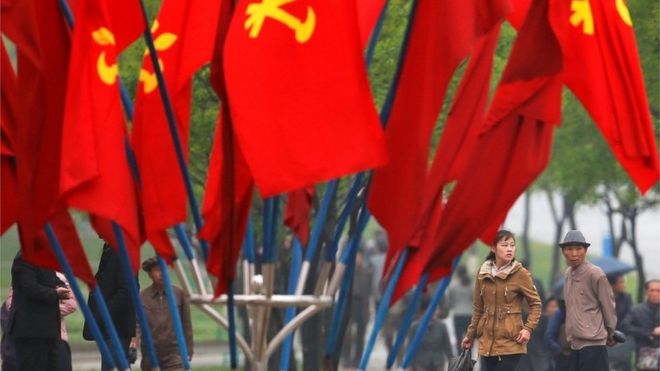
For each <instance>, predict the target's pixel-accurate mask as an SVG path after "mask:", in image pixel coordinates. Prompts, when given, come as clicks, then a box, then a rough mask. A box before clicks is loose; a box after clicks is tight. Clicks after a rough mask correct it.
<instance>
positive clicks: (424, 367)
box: [408, 306, 453, 371]
mask: <svg viewBox="0 0 660 371" xmlns="http://www.w3.org/2000/svg"><path fill="white" fill-rule="evenodd" d="M425 309H426V306H422V307H421V310H420V311H419V313H418V319H417V320H416V321H415V322H413V324H412V326H411V329H410V332H409V334H410V335H409V336H408V345H410V342H411V341H412V338H413V336H415V333H416V332H417V328H418V327H419V322H420V320H421V318H422V316H423V315H424V310H425ZM445 313H446V311H445V310H444V309H443V307H442V306H439V307H438V309H436V311H435V315H434V317H433V319H431V321H430V322H429V325H428V327H427V329H426V332H424V336H423V337H422V339H421V341H420V343H419V345H418V347H417V352H415V357H414V358H413V360H412V363H411V366H412V371H441V370H446V369H447V363H448V362H449V359H451V357H452V355H453V351H452V346H451V340H450V339H449V332H448V331H447V326H446V325H445V323H444V322H443V320H444V319H445V318H446V317H447V315H446V314H445Z"/></svg>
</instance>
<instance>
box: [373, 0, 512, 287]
mask: <svg viewBox="0 0 660 371" xmlns="http://www.w3.org/2000/svg"><path fill="white" fill-rule="evenodd" d="M485 4H487V5H488V7H486V6H485ZM416 6H417V8H416V9H415V14H414V23H413V26H412V29H411V33H410V40H409V42H408V46H407V50H406V57H405V60H404V62H403V63H404V64H403V67H402V71H401V77H400V80H399V85H398V88H397V92H396V97H395V100H394V103H393V107H392V113H391V116H390V118H389V121H388V124H387V132H386V136H387V141H388V143H387V144H388V150H389V154H390V159H391V162H390V163H389V164H388V165H387V166H385V167H383V168H381V169H378V170H376V171H375V172H374V177H373V181H372V188H371V192H370V196H369V209H370V210H371V212H372V213H373V214H374V216H375V217H376V219H377V220H378V222H379V223H380V224H381V225H383V227H384V228H385V229H386V230H387V232H388V237H389V243H390V245H389V249H388V253H387V259H386V263H385V269H384V270H383V272H384V273H386V274H387V273H388V272H389V271H390V269H391V268H392V267H393V266H394V262H395V261H396V258H397V257H398V256H399V254H400V253H401V251H402V250H403V249H404V248H405V247H406V246H407V245H409V244H410V242H411V240H412V238H413V235H414V233H415V231H416V230H417V227H418V226H419V224H420V212H421V208H422V203H423V199H424V193H425V192H426V190H425V189H426V187H427V184H426V180H427V173H428V159H429V151H430V145H431V142H430V138H431V134H432V131H433V128H434V127H435V124H436V121H437V118H438V114H439V113H440V109H441V107H442V104H443V101H444V97H445V90H446V87H447V84H448V83H449V81H450V79H451V77H452V76H453V74H454V71H455V70H456V68H457V67H458V64H459V63H460V62H461V61H462V60H463V59H465V58H466V57H467V56H468V54H469V53H470V51H471V50H472V48H473V47H474V45H475V43H476V40H477V38H478V37H479V36H481V35H482V34H483V33H485V32H487V31H488V30H490V28H492V27H493V25H495V24H497V22H498V21H499V20H500V19H501V18H502V16H503V14H504V13H505V12H506V11H507V10H508V3H507V2H500V1H496V2H492V3H490V2H485V1H482V0H475V1H467V2H443V1H433V0H420V1H418V2H417V5H416ZM476 9H479V10H480V11H479V12H477V11H476ZM474 103H475V104H476V102H474Z"/></svg>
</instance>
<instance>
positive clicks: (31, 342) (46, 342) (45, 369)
mask: <svg viewBox="0 0 660 371" xmlns="http://www.w3.org/2000/svg"><path fill="white" fill-rule="evenodd" d="M57 341H58V339H56V338H22V337H19V338H14V344H16V359H17V361H18V370H19V371H35V370H40V371H57V370H58V365H57V362H58V360H57V358H58V357H57Z"/></svg>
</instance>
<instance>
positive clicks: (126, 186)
mask: <svg viewBox="0 0 660 371" xmlns="http://www.w3.org/2000/svg"><path fill="white" fill-rule="evenodd" d="M116 8H121V7H120V5H118V4H117V2H116V1H114V2H112V4H110V3H109V2H105V1H79V2H78V7H77V9H76V12H75V16H76V27H75V30H74V32H73V40H72V50H71V64H70V66H69V71H70V77H69V81H68V89H67V94H66V105H65V114H64V127H63V131H62V159H61V161H62V163H61V167H60V172H61V173H60V174H61V177H60V182H59V184H60V192H61V195H62V199H63V200H65V202H66V204H67V205H68V206H69V207H73V208H78V209H81V210H85V211H88V212H89V213H90V214H93V215H94V217H95V218H96V219H95V223H94V226H95V227H97V228H98V229H97V232H98V233H99V234H100V235H101V237H102V238H103V239H104V240H106V241H107V242H109V243H110V242H111V241H113V240H114V237H113V233H112V229H111V228H109V227H108V224H107V221H108V220H112V221H115V222H117V223H118V224H119V226H121V229H122V230H123V231H124V234H125V241H126V244H127V248H128V252H129V255H130V257H131V264H132V266H133V270H134V271H135V272H137V271H138V269H139V263H140V261H139V260H140V252H139V245H140V243H141V241H140V233H139V227H138V217H137V202H136V194H135V185H134V181H133V177H132V175H131V171H130V169H129V165H128V161H127V159H126V148H125V144H126V142H125V140H126V138H127V137H126V124H125V122H124V116H123V112H122V107H121V103H120V97H119V88H118V85H117V78H118V77H117V75H116V73H112V69H113V68H116V63H117V54H118V53H119V52H121V48H120V46H126V45H128V43H129V38H130V37H137V36H138V35H139V34H140V32H141V31H142V30H143V29H144V28H143V24H142V23H141V22H139V21H138V20H139V19H140V18H136V17H135V14H133V13H130V12H131V11H133V9H135V8H134V7H131V6H128V5H127V7H125V8H121V9H122V12H125V13H123V14H124V17H123V22H127V21H128V20H135V21H133V23H131V24H130V26H131V27H128V26H127V25H126V24H123V25H122V27H121V28H120V27H117V31H119V32H117V33H116V34H114V33H113V35H114V41H113V40H112V37H110V36H109V33H106V34H105V35H104V34H102V30H103V28H105V29H107V30H108V31H109V32H110V33H112V32H113V31H114V30H115V27H114V26H115V25H116V24H117V23H118V22H117V21H116V18H115V17H114V16H112V14H114V13H113V12H115V11H117V10H116ZM111 9H114V10H112V11H111ZM137 14H139V13H137ZM113 21H114V22H113ZM103 66H106V67H105V68H107V69H109V70H110V72H107V73H106V74H105V75H104V74H103V73H102V72H103ZM102 76H105V78H102ZM99 220H103V221H104V222H99ZM100 225H103V227H102V228H101V227H99V226H100ZM111 245H112V246H113V247H114V248H117V247H118V246H117V245H116V244H112V243H111Z"/></svg>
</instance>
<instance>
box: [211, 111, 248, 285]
mask: <svg viewBox="0 0 660 371" xmlns="http://www.w3.org/2000/svg"><path fill="white" fill-rule="evenodd" d="M208 174H209V175H208V179H207V180H206V190H207V191H206V195H205V196H204V205H203V208H202V216H203V217H204V221H205V224H204V227H203V228H202V230H201V231H200V232H199V238H201V239H203V240H206V241H208V242H209V243H210V244H211V248H210V251H209V257H208V261H207V262H206V267H207V269H208V271H209V272H210V273H211V274H213V275H214V276H216V277H217V278H218V281H217V283H216V287H215V295H216V296H219V295H221V294H224V293H226V292H227V289H228V287H229V283H230V282H232V281H233V280H234V277H235V276H236V263H237V261H238V258H239V256H240V254H241V244H242V243H243V236H244V235H245V230H246V228H247V219H248V216H249V213H250V206H251V205H252V193H253V187H254V183H253V181H252V177H251V175H250V173H249V170H248V168H247V164H246V163H245V159H244V158H243V156H242V154H241V151H240V149H239V148H238V146H237V144H236V137H235V135H234V134H233V132H232V127H231V119H230V118H229V112H228V110H227V109H225V107H224V106H223V107H221V112H220V115H219V116H218V125H217V127H216V130H215V139H214V143H213V150H212V153H211V161H210V163H209V171H208Z"/></svg>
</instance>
